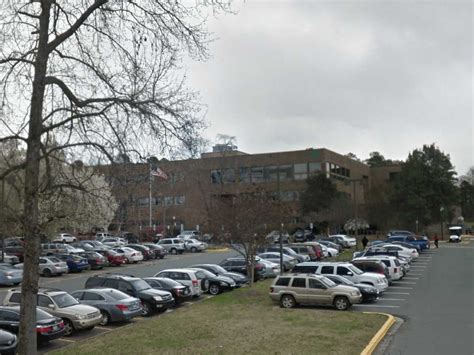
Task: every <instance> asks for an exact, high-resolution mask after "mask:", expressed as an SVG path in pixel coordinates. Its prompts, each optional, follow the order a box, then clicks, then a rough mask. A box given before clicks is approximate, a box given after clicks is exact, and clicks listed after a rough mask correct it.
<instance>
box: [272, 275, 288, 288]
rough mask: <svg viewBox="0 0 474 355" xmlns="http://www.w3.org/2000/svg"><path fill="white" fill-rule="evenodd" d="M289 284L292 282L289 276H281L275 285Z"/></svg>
mask: <svg viewBox="0 0 474 355" xmlns="http://www.w3.org/2000/svg"><path fill="white" fill-rule="evenodd" d="M289 284H290V278H289V277H280V278H279V279H278V280H277V282H276V283H275V286H288V285H289Z"/></svg>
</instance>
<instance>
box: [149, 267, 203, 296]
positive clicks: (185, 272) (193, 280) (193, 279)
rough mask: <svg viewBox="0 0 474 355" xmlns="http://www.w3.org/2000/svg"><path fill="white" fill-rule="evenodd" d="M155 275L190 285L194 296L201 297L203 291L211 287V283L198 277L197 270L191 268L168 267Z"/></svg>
mask: <svg viewBox="0 0 474 355" xmlns="http://www.w3.org/2000/svg"><path fill="white" fill-rule="evenodd" d="M153 277H166V278H168V279H172V280H175V281H177V282H179V283H180V284H183V285H185V286H189V289H190V290H191V294H192V296H193V297H199V296H201V294H202V293H203V292H206V291H207V290H208V288H209V283H208V282H205V281H206V280H203V279H201V278H198V277H197V275H196V271H194V270H191V269H166V270H162V271H160V272H158V273H157V274H155V275H154V276H153Z"/></svg>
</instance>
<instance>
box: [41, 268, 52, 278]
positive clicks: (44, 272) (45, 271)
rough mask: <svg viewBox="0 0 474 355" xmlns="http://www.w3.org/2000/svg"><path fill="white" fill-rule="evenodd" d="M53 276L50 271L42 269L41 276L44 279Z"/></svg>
mask: <svg viewBox="0 0 474 355" xmlns="http://www.w3.org/2000/svg"><path fill="white" fill-rule="evenodd" d="M52 275H53V273H52V272H51V270H50V269H44V270H43V276H44V277H51V276H52Z"/></svg>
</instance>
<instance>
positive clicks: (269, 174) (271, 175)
mask: <svg viewBox="0 0 474 355" xmlns="http://www.w3.org/2000/svg"><path fill="white" fill-rule="evenodd" d="M264 179H265V181H269V182H271V181H277V180H278V167H277V166H276V165H270V166H266V167H265V168H264Z"/></svg>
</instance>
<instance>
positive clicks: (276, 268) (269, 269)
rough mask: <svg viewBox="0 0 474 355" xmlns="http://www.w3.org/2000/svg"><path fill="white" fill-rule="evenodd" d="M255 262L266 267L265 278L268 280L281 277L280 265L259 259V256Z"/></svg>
mask: <svg viewBox="0 0 474 355" xmlns="http://www.w3.org/2000/svg"><path fill="white" fill-rule="evenodd" d="M255 261H258V262H259V263H262V264H263V265H265V272H264V274H263V276H264V277H265V278H266V279H267V278H272V277H277V276H278V275H280V264H279V263H274V262H271V261H270V260H266V259H262V258H259V257H258V256H255Z"/></svg>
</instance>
